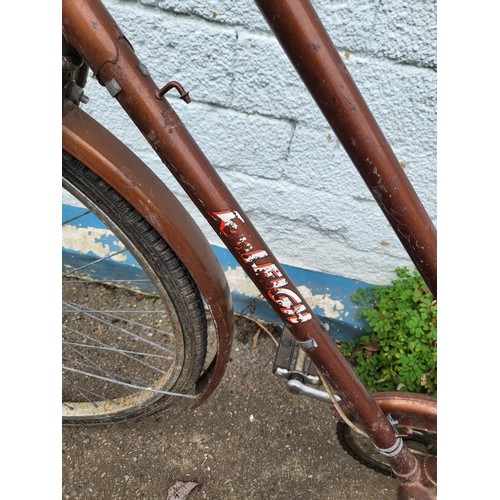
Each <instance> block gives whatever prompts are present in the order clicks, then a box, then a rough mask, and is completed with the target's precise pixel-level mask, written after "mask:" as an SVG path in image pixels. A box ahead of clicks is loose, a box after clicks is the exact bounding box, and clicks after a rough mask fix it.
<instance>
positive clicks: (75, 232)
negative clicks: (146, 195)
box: [62, 153, 207, 424]
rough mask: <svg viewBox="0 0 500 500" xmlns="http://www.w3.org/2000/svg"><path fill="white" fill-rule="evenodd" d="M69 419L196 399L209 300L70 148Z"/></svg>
mask: <svg viewBox="0 0 500 500" xmlns="http://www.w3.org/2000/svg"><path fill="white" fill-rule="evenodd" d="M62 173H63V188H64V190H65V191H64V193H63V196H64V199H63V273H62V276H63V278H62V297H63V305H62V312H63V318H62V336H63V339H62V341H63V345H62V356H63V362H62V365H63V373H62V382H63V391H62V392H63V405H62V409H63V422H64V423H66V424H80V423H109V422H114V421H120V420H127V419H132V418H137V417H141V416H145V415H149V414H152V413H155V412H157V411H160V410H162V409H164V408H166V407H167V406H168V405H169V404H171V403H172V402H173V401H174V400H176V399H177V398H190V397H191V398H192V397H194V394H193V386H194V384H195V382H196V380H197V379H198V377H199V376H200V374H201V372H202V370H203V365H204V361H205V357H206V346H207V324H206V317H205V310H204V307H203V302H202V300H201V296H200V293H199V290H198V288H197V286H196V284H195V283H194V282H193V280H192V278H191V276H190V275H189V273H188V272H187V270H186V269H185V267H184V266H183V265H182V263H181V262H180V261H179V259H178V258H177V257H176V256H175V255H174V253H173V252H172V251H171V249H170V248H169V246H168V245H167V243H166V242H165V241H164V240H163V239H162V238H161V237H160V235H159V234H158V233H157V232H156V231H155V230H154V228H153V227H152V226H151V225H150V224H149V223H148V222H147V221H146V220H145V219H144V218H143V217H142V216H141V215H140V214H139V213H138V212H137V211H136V210H135V209H134V208H133V207H132V206H131V205H130V204H129V203H128V202H127V201H125V200H124V199H123V198H122V197H121V196H120V195H119V194H118V193H117V192H116V191H115V190H114V189H113V188H111V187H110V186H109V185H108V184H107V183H106V182H104V181H103V180H102V179H100V178H99V177H97V176H96V175H95V174H94V173H93V172H92V171H91V170H90V169H88V168H87V167H86V166H85V165H83V164H82V163H80V162H79V161H78V160H76V159H75V158H73V157H71V156H70V155H68V154H66V153H63V162H62Z"/></svg>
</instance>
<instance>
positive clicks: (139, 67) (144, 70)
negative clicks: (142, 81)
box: [137, 62, 149, 76]
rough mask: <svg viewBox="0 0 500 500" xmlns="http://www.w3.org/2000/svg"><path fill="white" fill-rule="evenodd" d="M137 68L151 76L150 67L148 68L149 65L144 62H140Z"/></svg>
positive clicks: (143, 73) (144, 74)
mask: <svg viewBox="0 0 500 500" xmlns="http://www.w3.org/2000/svg"><path fill="white" fill-rule="evenodd" d="M137 68H138V69H139V71H140V72H141V73H142V75H143V76H149V69H148V68H147V66H146V65H145V64H144V63H141V62H140V63H139V64H138V65H137Z"/></svg>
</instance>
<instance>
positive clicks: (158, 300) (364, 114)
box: [63, 0, 437, 498]
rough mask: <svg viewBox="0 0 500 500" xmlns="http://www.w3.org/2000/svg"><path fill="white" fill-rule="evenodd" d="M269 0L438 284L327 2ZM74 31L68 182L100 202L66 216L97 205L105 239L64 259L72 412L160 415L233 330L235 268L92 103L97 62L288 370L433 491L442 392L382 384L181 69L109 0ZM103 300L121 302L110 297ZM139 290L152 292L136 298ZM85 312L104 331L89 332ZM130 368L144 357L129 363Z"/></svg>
mask: <svg viewBox="0 0 500 500" xmlns="http://www.w3.org/2000/svg"><path fill="white" fill-rule="evenodd" d="M256 3H257V5H258V7H259V9H260V10H261V12H262V14H263V15H264V17H265V18H266V20H267V21H268V23H269V25H270V26H271V28H272V30H273V31H274V33H275V35H276V37H277V38H278V40H279V41H280V43H281V45H282V47H283V48H284V50H285V52H286V53H287V55H288V57H289V58H290V60H291V61H292V63H293V64H294V66H295V68H296V70H297V72H298V73H299V75H300V76H301V77H302V79H303V81H304V83H305V84H306V86H307V87H308V89H309V90H310V92H311V94H312V95H313V98H314V99H315V101H316V103H317V104H318V106H319V108H320V109H321V110H322V112H323V114H324V115H325V117H326V119H327V121H328V122H329V124H330V125H331V126H332V128H333V130H334V131H335V133H336V135H337V136H338V137H339V140H340V141H341V143H342V144H343V146H344V148H345V149H346V151H347V152H348V154H349V155H350V157H351V159H352V161H353V163H354V164H355V165H356V167H357V168H358V170H359V171H360V173H361V175H362V177H363V179H364V180H365V183H366V184H367V185H368V186H369V188H370V190H371V191H372V194H373V195H374V197H375V199H376V200H377V202H378V203H379V206H380V208H381V209H382V211H383V212H384V214H385V215H386V217H387V219H388V220H389V222H390V223H391V225H392V226H393V228H394V229H395V231H396V233H397V234H398V237H399V238H400V240H401V243H402V244H403V246H404V247H405V249H406V250H407V251H408V253H409V255H410V256H411V258H412V260H413V262H414V264H415V266H416V267H417V269H418V270H419V271H420V273H421V274H422V276H423V278H424V280H425V281H426V283H427V285H428V286H429V289H430V290H431V291H432V292H433V294H434V295H436V232H435V229H434V226H433V224H432V222H431V220H430V218H429V216H428V215H427V213H426V212H425V209H424V208H423V206H422V204H421V202H420V200H419V199H418V197H417V195H416V193H415V191H414V190H413V188H412V187H411V185H410V183H409V182H408V180H407V178H406V176H405V175H404V173H402V169H401V168H400V165H399V163H398V161H397V159H396V157H395V156H394V154H393V152H392V150H391V149H390V147H389V145H388V143H387V141H386V140H385V138H384V136H383V134H382V132H381V131H380V129H379V128H378V126H377V124H376V122H375V120H374V119H373V116H372V115H371V113H370V111H369V109H368V107H367V106H366V104H365V102H364V100H363V98H362V97H361V95H360V94H359V92H358V90H357V89H356V87H355V85H354V83H353V82H352V80H351V78H350V75H349V74H348V72H347V70H346V69H345V66H344V65H343V63H342V61H341V59H340V57H339V56H338V53H337V52H336V49H335V47H334V46H333V44H332V42H331V40H330V39H329V37H328V34H327V33H326V31H325V30H324V28H323V26H322V25H321V22H320V20H319V18H317V16H316V14H315V11H314V9H313V7H312V5H311V4H310V3H309V2H306V1H301V2H285V1H282V0H279V1H274V2H265V1H263V0H256ZM63 35H64V37H63V185H64V187H65V189H66V190H67V191H68V192H69V193H70V194H71V195H72V196H73V197H75V198H76V199H77V200H78V201H79V202H80V203H82V204H83V205H84V206H86V207H87V208H86V209H85V210H80V209H75V212H74V213H73V214H72V216H71V217H70V218H69V219H68V220H67V221H66V222H69V221H71V222H73V221H81V220H82V218H83V217H87V216H88V217H90V216H92V214H95V215H96V216H97V218H98V219H99V221H100V222H96V223H94V226H95V231H94V233H95V234H93V235H92V241H93V248H92V249H91V250H92V252H91V253H92V254H93V255H94V256H95V255H98V256H100V258H98V259H97V260H96V259H95V258H94V257H92V258H91V260H88V258H87V257H85V256H84V257H82V256H81V254H80V253H75V254H74V255H71V256H70V263H69V264H68V266H67V267H66V268H65V270H64V271H63V284H64V287H65V289H66V292H65V299H64V302H63V307H64V312H65V319H64V322H63V331H64V339H63V342H64V351H63V356H64V358H63V363H64V369H65V374H64V375H63V381H64V382H65V391H66V393H65V394H64V396H65V400H64V403H63V417H64V421H65V423H67V424H82V423H86V424H92V423H112V422H115V421H121V420H128V419H132V418H137V417H140V416H146V415H149V414H152V413H154V412H157V411H160V410H163V409H165V408H167V407H168V406H169V405H170V404H172V403H173V402H174V401H175V400H177V398H187V399H192V400H194V402H193V406H194V407H195V406H197V405H199V404H201V403H202V402H203V401H205V400H206V399H207V398H208V397H209V396H210V395H211V394H212V393H213V391H214V390H215V389H216V387H217V385H218V384H219V382H220V380H221V378H222V377H223V374H224V370H225V366H226V364H227V361H228V357H229V352H230V346H231V338H232V330H233V317H232V304H231V298H230V293H229V289H228V286H227V282H226V281H225V278H224V275H223V272H222V270H221V267H220V265H219V263H218V261H217V259H216V257H215V255H214V254H213V252H212V250H211V248H210V247H209V245H208V243H207V241H206V239H205V237H204V236H203V234H202V233H201V231H200V230H199V228H198V227H197V225H196V224H194V222H193V221H192V219H191V217H190V214H189V213H188V212H187V211H186V210H185V209H184V208H183V207H182V205H181V204H180V203H179V202H178V201H177V199H176V198H175V197H174V196H173V195H172V193H171V192H170V191H169V190H168V188H167V187H166V186H165V184H163V183H162V182H161V181H160V180H159V179H158V178H157V177H156V175H155V174H153V173H152V172H151V171H150V170H149V169H148V167H147V166H146V165H145V164H144V163H143V162H142V161H141V160H140V159H139V158H138V157H137V156H136V155H135V154H134V153H132V152H131V151H130V150H129V149H128V148H127V147H125V146H124V145H123V144H122V143H121V142H120V141H119V140H118V139H116V138H115V137H114V136H113V135H112V134H110V133H109V132H108V131H107V130H106V129H105V128H104V127H102V126H101V125H99V123H98V122H97V121H95V120H94V119H93V118H91V117H90V116H89V115H87V114H86V113H85V112H84V111H83V110H82V109H81V104H82V103H85V102H86V99H87V98H86V96H85V94H84V92H83V89H84V87H85V81H86V79H87V77H88V73H89V69H91V70H92V71H93V73H94V75H95V76H96V78H97V79H98V81H99V83H101V84H102V85H103V86H104V87H106V89H107V90H108V92H109V93H110V94H111V96H112V97H113V98H115V99H116V100H117V101H118V102H119V103H120V105H121V106H122V107H123V109H124V110H125V111H126V112H127V114H128V115H129V117H130V118H131V120H132V121H133V122H134V123H135V124H136V125H137V127H138V128H139V130H141V132H142V133H143V135H144V136H145V137H146V139H147V140H148V142H149V143H150V145H151V146H152V147H153V149H154V150H155V151H156V152H157V154H158V156H159V157H160V158H161V159H162V161H163V162H164V163H165V164H166V165H167V166H168V167H169V169H170V171H171V172H172V174H173V175H174V177H176V179H177V180H178V181H179V183H180V184H181V185H182V186H183V188H184V189H185V191H186V192H187V193H188V195H189V196H190V198H191V199H192V201H193V202H194V204H195V205H196V206H197V208H198V209H199V210H200V212H201V213H202V214H203V215H204V216H205V218H206V220H207V221H208V223H209V224H210V226H212V228H213V229H214V231H215V232H216V233H217V234H218V235H219V236H220V238H221V239H222V241H223V242H224V244H225V245H226V246H227V248H228V249H229V250H230V251H231V252H232V254H233V256H234V257H235V258H236V260H237V261H238V262H239V263H240V265H241V266H242V268H243V269H244V271H245V272H246V273H247V275H248V276H249V277H250V278H251V280H252V281H253V283H254V284H255V285H256V287H257V288H258V289H259V290H260V291H261V293H262V294H263V296H264V297H265V298H266V300H267V301H268V302H269V304H270V306H271V307H272V308H273V309H274V311H275V312H276V313H277V314H278V316H279V317H280V318H281V319H282V320H283V322H284V324H285V325H286V327H285V328H284V331H283V335H282V339H281V342H280V349H278V352H277V358H276V363H275V366H276V370H277V371H278V370H281V372H280V374H282V375H284V376H285V377H287V378H289V379H290V380H289V381H290V382H291V383H292V384H294V383H295V385H296V389H297V390H300V391H304V392H306V393H307V392H309V394H315V395H317V396H318V397H326V398H328V399H329V401H330V402H331V403H332V405H333V407H334V409H335V414H336V415H337V417H338V419H339V421H340V422H341V423H343V425H345V426H346V427H345V429H346V431H345V432H346V435H347V436H349V440H350V447H351V450H352V451H353V452H354V453H356V454H357V455H361V457H363V458H364V459H365V461H366V460H368V457H367V453H366V452H364V451H363V449H362V448H361V446H358V444H357V441H356V439H355V436H357V435H361V436H364V437H369V439H370V440H371V441H372V442H373V443H374V445H375V447H376V449H377V450H378V453H379V455H380V456H381V457H383V461H382V462H381V460H380V459H375V463H374V465H375V466H377V465H378V466H381V467H382V466H386V467H387V464H388V465H389V467H390V469H391V471H392V473H394V474H395V476H396V477H397V478H398V479H399V481H400V487H399V496H400V498H407V497H409V496H412V497H413V498H433V497H434V496H435V494H436V486H437V485H436V481H437V479H436V457H435V456H434V455H432V454H431V455H426V456H424V458H423V460H419V459H417V458H416V455H419V452H418V449H417V448H418V447H413V448H412V449H411V450H410V448H409V447H408V446H407V444H406V443H408V444H410V443H412V442H414V441H417V442H418V441H419V439H421V440H423V444H424V447H428V448H429V447H432V446H433V445H434V441H435V434H436V416H437V415H436V402H435V400H434V399H433V398H429V397H424V396H417V395H412V394H405V393H397V394H393V393H386V394H384V393H380V394H375V395H370V394H369V393H368V392H367V390H366V389H365V387H364V386H363V384H362V383H361V382H360V381H359V379H358V378H357V377H356V375H355V373H354V372H353V370H352V368H351V367H350V365H349V364H348V363H347V361H346V360H345V359H344V358H343V357H342V356H341V354H340V353H339V351H338V348H337V347H336V345H335V342H334V341H333V339H332V338H331V336H330V335H329V333H328V331H327V329H326V328H325V325H323V323H322V322H321V321H320V320H319V319H318V318H317V317H316V315H315V314H314V312H313V311H312V309H311V307H310V306H309V305H308V304H307V302H306V300H305V299H304V298H303V297H302V295H301V294H300V292H299V290H298V289H297V288H296V287H295V286H294V284H293V283H292V280H291V279H290V278H289V276H288V275H287V274H286V272H285V270H284V269H283V267H282V266H281V265H280V263H279V262H278V260H277V259H276V258H275V257H274V255H273V253H272V252H271V250H270V249H269V248H268V246H267V245H266V243H265V242H264V241H263V239H262V238H261V237H260V235H259V234H258V233H257V231H256V230H255V228H254V226H253V225H252V223H251V222H250V221H249V220H248V217H247V215H246V214H245V212H244V211H243V210H242V208H241V207H240V206H239V204H238V203H237V201H236V200H235V199H234V197H233V196H232V194H231V192H230V191H229V189H228V188H227V187H226V186H225V185H224V184H223V182H222V181H221V179H220V177H219V175H218V174H217V173H216V172H215V170H214V169H213V167H212V166H211V165H210V163H209V162H208V160H207V159H206V157H205V156H204V154H203V153H202V152H201V150H200V149H199V147H198V146H197V144H196V143H195V142H194V140H193V139H192V137H191V136H190V134H189V132H188V131H187V129H186V128H185V127H184V125H183V124H182V122H181V121H180V120H179V118H178V116H177V115H176V113H175V112H174V111H173V109H172V108H171V106H170V105H169V104H168V101H167V100H166V99H165V98H164V97H165V94H166V93H167V92H169V91H170V90H172V89H173V90H176V91H177V92H178V93H179V95H180V97H181V98H182V99H183V100H185V101H186V102H189V100H190V98H189V94H188V93H187V92H186V91H185V90H184V88H183V87H182V85H181V84H180V83H178V82H169V83H167V84H166V85H164V86H163V87H161V88H158V87H157V86H156V84H155V83H154V82H153V80H152V78H151V76H150V74H149V71H148V69H147V68H146V67H145V66H144V64H142V63H141V62H140V59H139V58H138V57H137V55H136V54H135V52H134V50H133V48H132V45H131V44H130V42H129V41H128V40H127V38H126V36H125V35H124V34H123V33H122V32H121V30H120V28H119V27H118V26H117V25H116V23H115V21H114V20H113V18H112V17H111V15H110V14H109V13H108V12H107V10H106V9H105V7H104V6H103V5H102V3H101V2H99V1H98V0H92V1H86V2H84V1H81V0H64V2H63ZM77 224H78V222H77ZM66 227H68V228H69V232H71V231H73V229H72V226H70V225H66ZM110 249H111V250H110ZM102 252H105V254H103V253H102ZM127 252H128V253H127ZM119 260H124V261H126V262H127V263H130V266H128V267H129V268H130V269H131V271H132V273H133V278H130V277H128V276H127V277H122V276H121V269H119V266H118V265H116V262H117V261H119ZM102 275H106V276H107V277H106V278H105V279H102V278H101V276H102ZM109 276H111V278H110V277H109ZM87 285H93V287H92V288H90V287H88V286H87ZM84 286H85V292H82V289H83V287H84ZM114 286H121V287H124V286H126V288H127V289H128V290H129V297H128V300H127V306H126V307H127V309H125V310H123V311H120V312H118V310H117V309H116V307H117V305H116V304H114V303H113V300H114V299H113V287H114ZM82 297H83V300H82V301H81V302H80V303H77V300H81V299H82ZM93 301H97V303H100V304H109V305H110V307H109V308H108V309H102V308H100V309H99V310H97V309H96V308H94V307H92V303H93ZM137 303H140V304H141V305H143V304H144V307H141V308H140V309H137V307H136V306H137ZM146 314H148V316H154V320H152V322H151V324H148V325H147V326H146V327H143V325H142V324H141V323H140V321H139V319H141V320H142V318H141V317H142V316H144V315H146ZM83 321H85V322H87V323H90V324H91V325H92V329H93V331H94V332H96V333H94V334H93V335H94V336H89V335H87V334H82V332H81V331H80V329H79V328H80V327H79V324H80V323H82V322H83ZM165 325H167V326H165ZM207 325H208V326H207ZM208 327H209V328H208ZM108 328H110V329H109V330H108ZM207 328H208V329H209V333H208V334H207ZM143 329H144V332H143V334H142V335H141V330H143ZM116 332H118V334H117V333H116ZM158 336H159V338H158ZM153 337H154V341H153V340H152V339H153ZM117 341H119V342H120V345H119V346H118V347H117V346H116V342H117ZM139 348H140V349H139ZM306 358H308V359H310V360H311V361H312V362H313V364H314V367H315V368H312V369H311V371H309V370H305V372H301V373H300V376H302V377H303V380H305V381H306V382H307V380H308V377H316V378H319V379H320V380H321V382H322V384H323V387H324V390H326V396H325V393H323V395H318V394H317V393H314V391H313V390H311V389H307V388H306V387H305V386H306V385H307V383H306V384H304V383H301V385H298V384H299V383H300V382H298V381H296V380H294V378H295V377H296V376H297V375H298V373H297V371H295V370H294V369H291V366H292V364H293V368H295V367H296V366H298V365H297V361H296V360H297V359H300V363H301V366H302V367H303V366H304V362H305V360H306ZM125 364H127V366H125ZM122 367H123V368H125V369H127V370H129V371H128V372H127V373H125V374H123V375H121V374H120V375H119V374H117V373H116V372H117V371H119V370H120V369H121V368H122ZM71 377H72V378H71ZM144 378H149V380H147V381H145V380H144ZM84 384H86V385H84ZM103 394H104V395H105V396H103ZM420 444H422V443H420Z"/></svg>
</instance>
